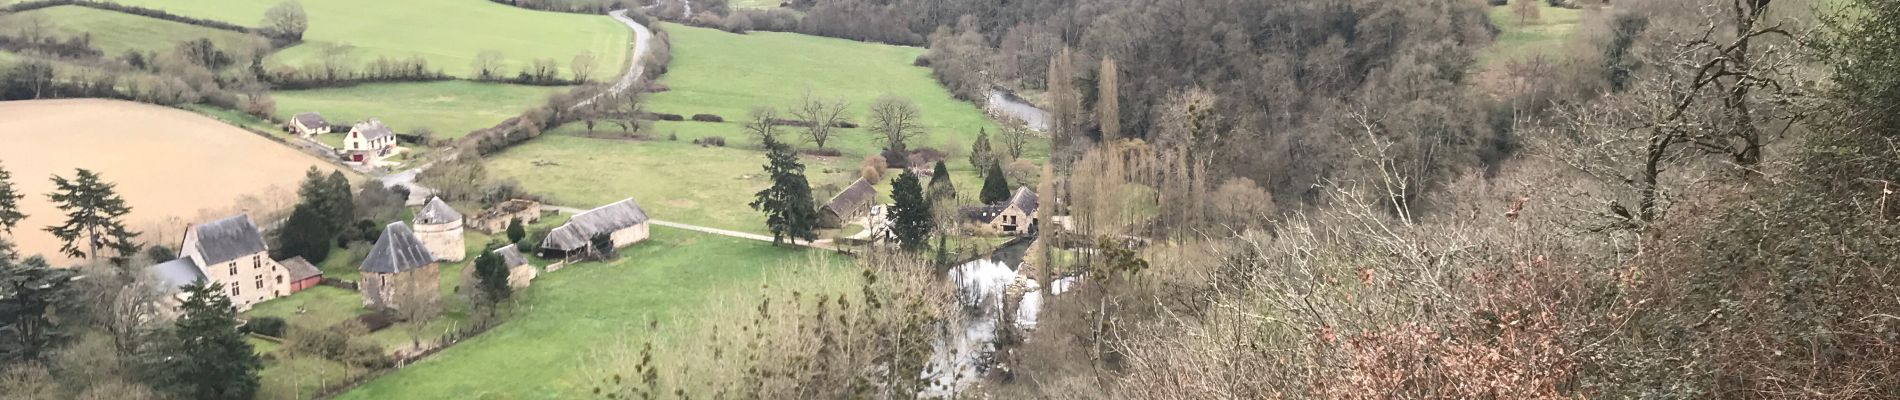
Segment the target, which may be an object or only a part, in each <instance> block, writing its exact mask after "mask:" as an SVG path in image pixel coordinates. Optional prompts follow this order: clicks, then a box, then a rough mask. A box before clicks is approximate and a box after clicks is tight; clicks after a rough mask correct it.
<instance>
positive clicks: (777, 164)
mask: <svg viewBox="0 0 1900 400" xmlns="http://www.w3.org/2000/svg"><path fill="white" fill-rule="evenodd" d="M765 157H766V159H767V160H769V162H767V163H766V164H765V172H766V174H768V175H771V176H772V187H768V188H765V190H761V191H759V193H758V194H757V195H756V197H755V199H754V200H753V201H752V203H751V204H750V205H751V206H752V209H754V210H759V211H763V212H765V225H766V228H768V229H771V231H772V244H774V245H777V244H778V243H779V240H780V239H790V240H791V242H792V244H798V240H799V239H804V240H805V241H807V242H810V241H812V240H816V239H818V234H817V232H816V231H815V230H816V229H817V225H818V210H817V209H816V208H814V205H813V202H812V195H811V184H809V183H808V182H806V180H805V165H804V164H800V163H799V162H798V153H796V152H793V151H792V147H791V146H787V145H785V144H784V143H780V142H779V141H778V140H777V139H773V138H772V137H770V136H767V137H765Z"/></svg>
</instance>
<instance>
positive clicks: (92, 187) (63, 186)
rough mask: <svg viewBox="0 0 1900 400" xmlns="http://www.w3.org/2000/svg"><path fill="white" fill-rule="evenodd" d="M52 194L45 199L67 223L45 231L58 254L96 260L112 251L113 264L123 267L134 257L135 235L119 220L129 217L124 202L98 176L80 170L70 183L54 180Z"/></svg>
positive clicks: (128, 208) (129, 209)
mask: <svg viewBox="0 0 1900 400" xmlns="http://www.w3.org/2000/svg"><path fill="white" fill-rule="evenodd" d="M53 186H54V191H53V193H52V194H49V195H48V197H51V198H52V199H53V203H55V204H57V205H58V206H59V210H60V211H63V212H65V213H66V222H65V223H63V224H60V225H54V226H48V227H46V231H47V232H52V233H53V236H54V237H58V238H59V240H60V242H61V244H60V248H59V250H60V252H61V253H63V254H66V255H69V256H73V257H84V258H87V259H98V257H99V255H100V254H99V253H100V250H103V249H108V248H109V249H112V250H113V253H114V255H113V257H112V258H111V260H112V262H113V263H114V264H122V263H124V262H125V260H126V259H127V258H128V257H131V256H132V255H133V254H137V253H138V251H139V245H138V243H134V242H132V238H133V237H135V236H138V232H133V231H130V230H126V229H125V223H124V221H122V219H123V218H124V217H125V214H127V213H131V212H132V208H131V207H127V206H126V205H125V199H123V198H120V197H119V194H118V193H117V192H114V191H113V187H114V185H113V184H111V183H107V182H105V181H102V180H100V179H99V174H95V173H93V172H92V171H89V170H86V169H84V168H81V169H79V170H78V175H77V176H76V177H75V178H74V179H71V180H68V179H66V178H63V177H60V176H57V175H55V176H53Z"/></svg>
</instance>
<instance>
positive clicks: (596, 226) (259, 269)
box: [146, 122, 648, 311]
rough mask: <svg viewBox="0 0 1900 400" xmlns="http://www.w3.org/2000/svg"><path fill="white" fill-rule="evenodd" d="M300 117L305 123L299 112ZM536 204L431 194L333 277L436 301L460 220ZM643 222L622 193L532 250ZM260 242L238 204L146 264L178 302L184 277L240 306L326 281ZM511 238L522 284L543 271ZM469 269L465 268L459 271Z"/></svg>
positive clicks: (622, 232) (629, 234) (566, 247)
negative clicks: (354, 271)
mask: <svg viewBox="0 0 1900 400" xmlns="http://www.w3.org/2000/svg"><path fill="white" fill-rule="evenodd" d="M297 125H299V126H306V125H302V123H301V122H299V123H298V124H297ZM541 212H542V211H541V204H540V203H537V202H534V201H529V200H519V199H517V200H509V201H506V202H503V203H501V204H498V205H496V206H494V207H491V208H489V209H486V210H483V211H481V212H480V213H478V214H475V217H474V218H466V217H465V216H464V215H463V214H462V213H461V212H459V211H456V210H455V208H454V207H451V206H450V205H449V203H448V202H446V201H443V200H442V199H441V198H439V197H431V198H430V199H429V201H428V202H426V203H424V204H423V206H422V207H421V208H420V209H418V210H416V212H415V217H414V218H413V219H411V220H409V221H407V222H404V221H395V222H390V223H389V224H387V225H384V226H383V230H382V234H381V235H379V236H378V237H377V238H376V241H375V242H374V243H373V244H371V247H370V250H369V252H368V254H367V255H366V256H364V258H363V260H362V261H361V263H360V264H359V265H358V271H359V272H361V278H360V279H359V280H358V281H357V282H354V283H348V282H343V283H340V284H341V285H342V286H343V287H346V288H354V289H355V290H356V291H357V292H358V293H359V294H360V295H361V297H362V304H363V306H364V307H368V308H371V309H384V310H399V309H402V308H404V307H412V306H419V305H425V304H433V303H436V302H438V301H440V299H439V298H438V297H439V296H440V291H439V290H438V288H439V287H440V285H441V283H440V282H441V263H443V262H449V263H455V262H462V261H464V260H466V259H467V258H468V254H467V247H465V243H464V234H463V231H464V229H473V230H476V231H481V232H485V233H500V232H503V231H505V230H506V229H507V227H508V226H509V225H510V224H516V223H522V224H525V223H532V222H534V221H538V220H539V219H540V218H541V215H540V214H541ZM647 223H648V217H647V213H646V210H644V209H642V208H640V205H639V204H638V203H636V202H634V200H633V199H632V198H628V199H624V200H621V201H617V202H614V203H612V204H608V205H604V206H601V207H599V208H595V209H593V210H588V211H586V212H582V213H580V214H577V215H575V216H574V217H573V218H572V219H569V220H568V221H567V223H565V224H563V225H561V226H560V227H557V228H554V229H552V230H550V231H548V234H547V238H546V239H545V240H543V241H542V243H541V244H540V247H539V248H536V249H532V250H534V253H535V254H538V255H541V256H542V257H543V258H550V259H558V260H560V262H558V263H556V264H555V265H553V266H550V271H551V270H552V269H553V268H559V266H560V265H562V264H565V263H568V262H573V261H575V260H577V259H579V258H582V257H586V256H590V255H596V254H599V253H598V252H599V251H602V250H603V249H601V246H611V247H613V248H616V249H617V248H621V247H626V246H630V245H633V244H634V243H638V242H640V241H642V240H645V239H646V238H647V235H648V225H647ZM267 243H268V241H267V240H266V238H265V237H264V233H263V231H262V230H261V229H259V228H258V225H257V224H256V223H255V222H253V221H252V220H251V217H250V216H249V215H247V214H239V215H236V216H231V217H226V218H223V219H219V220H216V221H211V222H206V223H202V224H197V225H193V226H190V227H188V228H186V231H185V236H184V239H183V242H182V243H181V244H180V245H179V247H178V248H179V249H180V252H179V257H178V258H177V259H175V260H170V261H165V262H162V263H158V264H155V265H151V266H148V267H146V270H147V271H148V273H150V274H152V275H153V276H154V277H156V278H158V281H157V283H158V284H159V285H161V287H160V288H159V289H161V290H164V291H165V292H166V293H168V294H171V296H170V297H168V299H172V300H177V301H180V302H182V300H183V299H184V298H183V296H184V293H183V291H182V290H181V288H183V287H185V286H187V285H191V284H193V283H197V282H205V283H218V284H222V286H223V288H224V293H225V295H226V296H227V297H228V298H229V299H230V300H231V304H232V306H233V307H234V308H236V309H237V310H238V311H244V310H249V309H250V308H251V307H253V306H255V305H257V304H258V303H262V302H264V301H268V300H271V299H275V298H278V297H283V296H288V295H290V294H292V293H296V292H299V291H302V290H305V289H309V288H310V287H313V286H316V285H318V284H320V283H322V282H323V280H324V278H323V272H322V271H320V270H319V269H318V268H317V267H316V266H314V265H312V264H311V263H310V262H308V261H306V260H304V259H303V258H302V257H290V258H286V259H282V260H277V259H272V258H271V256H270V246H269V245H268V244H267ZM517 246H518V245H516V244H509V245H505V246H501V247H499V248H495V249H493V250H490V251H491V252H493V253H494V254H495V255H496V256H499V257H501V259H502V260H503V262H504V263H505V264H506V265H507V267H508V271H509V273H508V284H509V285H510V286H514V287H517V288H519V287H526V286H528V285H529V283H530V282H531V281H533V280H534V279H535V277H536V276H537V275H539V273H540V271H539V270H538V269H537V268H536V267H535V266H534V265H533V264H531V263H529V262H528V256H527V253H525V252H523V251H522V250H521V249H520V248H518V247H517ZM472 270H473V269H472V268H465V269H464V271H465V273H468V272H467V271H472ZM173 305H174V306H175V305H176V304H173Z"/></svg>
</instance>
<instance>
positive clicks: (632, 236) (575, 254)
mask: <svg viewBox="0 0 1900 400" xmlns="http://www.w3.org/2000/svg"><path fill="white" fill-rule="evenodd" d="M597 235H608V237H609V238H611V241H612V242H613V245H614V248H616V249H617V248H621V247H627V246H628V245H632V244H634V243H639V242H640V241H642V240H646V239H647V212H646V210H643V209H640V204H639V203H635V202H633V199H631V198H629V199H625V200H621V201H617V202H614V203H613V204H608V205H604V206H600V208H595V209H592V210H587V212H583V213H580V214H576V215H574V218H571V219H568V220H567V223H566V224H562V225H561V227H559V228H554V230H553V231H549V232H548V238H547V240H545V241H542V242H541V257H542V258H560V259H562V260H565V261H573V260H577V259H580V258H581V257H585V256H587V255H588V254H589V253H590V252H591V251H592V250H593V240H592V239H593V237H594V236H597Z"/></svg>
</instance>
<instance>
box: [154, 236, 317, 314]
mask: <svg viewBox="0 0 1900 400" xmlns="http://www.w3.org/2000/svg"><path fill="white" fill-rule="evenodd" d="M146 269H147V270H148V271H150V273H152V274H154V275H156V276H157V277H158V278H159V281H160V282H161V283H162V284H163V285H165V287H163V288H162V289H164V290H166V291H167V292H169V293H173V295H174V296H175V297H176V298H177V299H178V300H183V297H182V296H184V293H182V292H181V291H180V290H178V288H179V287H182V286H185V285H189V284H191V283H193V282H197V281H200V280H203V281H205V282H207V283H220V284H223V285H224V291H225V294H226V295H227V296H229V297H230V298H231V306H232V307H234V308H236V309H237V310H238V311H244V310H249V309H251V306H253V305H256V304H257V303H262V302H264V301H265V300H270V299H274V298H277V297H279V296H284V295H288V294H290V293H291V292H292V290H291V285H290V282H291V276H292V274H291V273H290V271H289V270H288V269H286V268H284V266H283V265H281V264H279V263H278V262H277V261H275V260H271V258H270V248H269V247H268V246H266V245H265V241H264V235H263V234H262V233H261V232H259V231H258V229H257V224H254V223H252V222H251V216H250V215H249V214H238V215H235V216H231V217H225V218H224V219H220V220H216V221H211V222H207V223H202V224H198V225H193V226H191V227H190V228H187V229H186V230H185V241H184V243H183V244H182V245H180V246H179V257H178V259H176V260H171V261H166V262H164V263H160V264H158V265H153V266H151V267H147V268H146Z"/></svg>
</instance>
